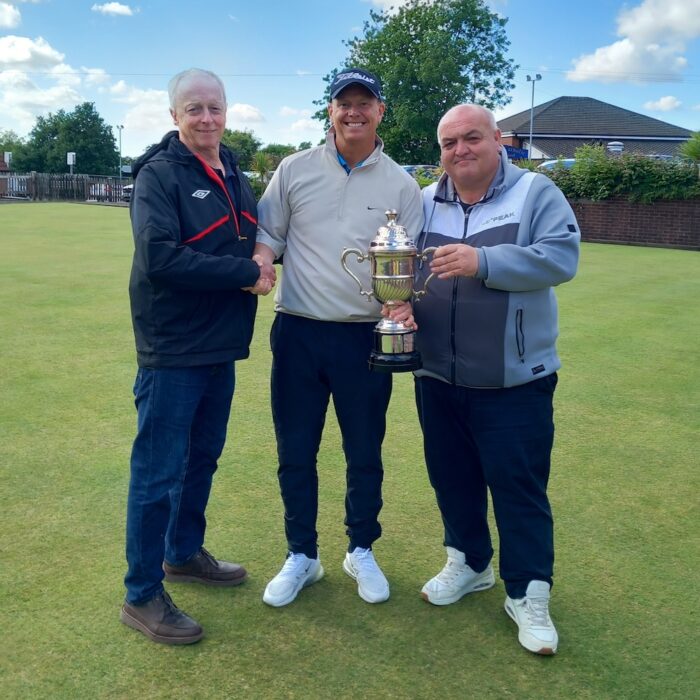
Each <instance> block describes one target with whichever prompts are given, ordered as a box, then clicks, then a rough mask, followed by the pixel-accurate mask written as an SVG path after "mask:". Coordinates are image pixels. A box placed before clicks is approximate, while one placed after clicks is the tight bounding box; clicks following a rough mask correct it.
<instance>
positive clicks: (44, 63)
mask: <svg viewBox="0 0 700 700" xmlns="http://www.w3.org/2000/svg"><path fill="white" fill-rule="evenodd" d="M400 2H401V0H389V1H387V2H385V1H384V0H343V1H342V2H339V1H336V0H296V1H292V0H290V1H285V0H257V2H256V1H251V0H225V1H222V0H208V1H207V2H194V1H192V0H189V1H187V2H182V1H180V0H123V1H121V2H100V1H97V2H95V1H94V0H87V1H83V0H0V129H12V130H14V131H16V132H17V133H19V134H20V135H26V134H27V133H28V131H29V130H30V129H31V127H32V126H33V124H34V121H35V119H36V116H38V115H41V114H47V113H49V112H56V111H57V110H58V109H61V108H63V109H66V110H71V109H72V108H73V107H74V106H75V105H76V104H79V103H81V102H84V101H91V102H94V103H95V105H96V107H97V110H98V111H99V113H100V115H101V116H102V117H103V118H104V119H105V121H106V122H107V123H108V124H111V125H117V124H121V125H123V126H124V129H123V130H122V151H123V154H124V155H138V154H139V153H140V152H141V151H142V150H143V148H144V147H145V146H146V145H148V144H150V143H153V142H154V141H156V140H158V139H159V138H160V137H161V136H162V134H163V133H165V132H166V131H167V130H168V129H170V128H172V125H171V122H170V119H169V115H168V111H167V94H166V85H167V81H168V79H169V77H170V76H172V75H173V74H174V73H176V72H178V71H179V70H182V69H184V68H188V67H191V66H199V67H203V68H209V69H211V70H213V71H215V72H217V73H219V74H220V75H221V76H222V77H223V79H224V82H225V84H226V87H227V93H228V101H229V113H228V126H229V127H230V128H232V129H250V130H252V131H253V132H254V133H255V135H256V136H257V137H258V138H260V139H261V140H262V141H263V143H269V142H276V143H292V144H295V145H298V144H299V143H300V142H302V141H312V142H313V143H316V142H317V141H318V140H319V138H320V137H321V135H322V130H321V126H320V123H319V122H315V121H312V120H311V113H312V112H313V111H315V109H316V107H315V106H314V105H313V100H314V99H318V98H319V97H320V96H321V95H322V94H323V88H324V83H323V80H322V78H323V76H324V75H325V74H326V73H328V72H329V71H330V70H331V69H332V68H334V67H340V66H341V65H343V63H344V59H345V56H346V55H347V51H346V48H345V46H344V45H343V43H342V42H343V40H344V39H349V38H352V37H353V36H354V35H356V34H359V33H360V32H361V29H362V25H363V22H364V21H365V20H366V19H368V17H369V12H370V9H371V8H373V7H374V8H380V7H383V6H387V5H390V4H394V5H396V4H399V3H400ZM488 4H489V7H490V8H491V9H492V10H493V11H494V12H497V13H499V14H500V15H502V16H504V17H507V18H508V24H507V26H506V31H507V34H508V36H509V38H510V40H511V46H510V50H509V54H508V55H509V57H511V58H513V59H514V61H515V62H516V63H517V64H519V66H520V68H519V69H518V70H517V72H516V76H515V83H516V85H515V88H514V89H513V91H512V94H511V97H512V101H511V102H510V104H509V105H508V106H506V107H505V108H503V109H500V110H498V112H497V117H498V118H501V117H505V116H508V115H510V114H514V113H516V112H519V111H521V110H525V109H529V108H530V101H531V96H532V93H531V90H532V84H531V83H528V82H527V80H526V75H527V74H530V75H534V74H535V73H540V74H541V75H542V80H540V81H538V82H537V83H536V85H535V104H540V103H542V102H546V101H547V100H550V99H553V98H555V97H560V96H562V95H582V96H588V97H594V98H596V99H600V100H603V101H605V102H610V103H612V104H615V105H618V106H620V107H625V108H627V109H631V110H634V111H636V112H641V113H642V114H646V115H649V116H651V117H655V118H657V119H661V120H663V121H667V122H670V123H672V124H677V125H679V126H683V127H686V128H689V129H693V130H700V0H628V2H621V1H619V0H587V1H586V2H561V1H560V2H553V1H551V0H489V2H488ZM115 133H116V130H115Z"/></svg>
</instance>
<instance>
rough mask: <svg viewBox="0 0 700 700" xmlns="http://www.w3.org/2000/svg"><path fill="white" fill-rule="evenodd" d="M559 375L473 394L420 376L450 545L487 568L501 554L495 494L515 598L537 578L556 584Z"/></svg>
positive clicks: (419, 400) (431, 466)
mask: <svg viewBox="0 0 700 700" xmlns="http://www.w3.org/2000/svg"><path fill="white" fill-rule="evenodd" d="M556 385H557V375H556V374H552V375H550V376H548V377H543V378H542V379H538V380H535V381H533V382H529V383H528V384H523V385H522V386H516V387H511V388H508V389H470V388H467V387H459V386H452V385H450V384H447V383H445V382H441V381H439V380H437V379H432V378H429V377H421V378H418V379H416V384H415V388H416V404H417V407H418V417H419V419H420V423H421V427H422V429H423V444H424V449H425V461H426V465H427V468H428V476H429V477H430V483H431V484H432V486H433V488H434V489H435V495H436V497H437V503H438V506H439V508H440V513H441V515H442V521H443V524H444V526H445V545H446V546H449V547H454V548H455V549H458V550H459V551H461V552H464V553H465V555H466V560H467V563H468V564H469V566H471V568H472V569H474V570H475V571H483V570H484V569H485V568H486V567H487V566H488V563H489V561H490V560H491V557H492V556H493V548H492V546H491V536H490V533H489V526H488V522H487V519H486V513H487V508H488V500H487V489H488V490H490V491H491V499H492V501H493V509H494V517H495V520H496V526H497V527H498V534H499V538H500V555H499V566H500V575H501V578H502V579H503V581H504V583H505V587H506V591H507V593H508V595H509V596H510V597H511V598H522V597H523V596H524V595H525V590H526V588H527V584H528V583H529V582H530V581H532V580H538V581H547V582H548V583H549V584H550V585H551V584H552V570H553V566H554V534H553V521H552V512H551V509H550V505H549V499H548V498H547V482H548V480H549V470H550V456H551V452H552V444H553V440H554V422H553V409H552V399H553V396H554V389H555V387H556Z"/></svg>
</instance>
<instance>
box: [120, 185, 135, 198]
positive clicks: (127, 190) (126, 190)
mask: <svg viewBox="0 0 700 700" xmlns="http://www.w3.org/2000/svg"><path fill="white" fill-rule="evenodd" d="M133 191H134V186H133V185H124V187H122V202H130V201H131V193H132V192H133Z"/></svg>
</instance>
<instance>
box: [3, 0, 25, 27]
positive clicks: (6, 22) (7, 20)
mask: <svg viewBox="0 0 700 700" xmlns="http://www.w3.org/2000/svg"><path fill="white" fill-rule="evenodd" d="M21 21H22V15H21V14H20V13H19V10H18V9H17V8H16V7H15V6H14V5H10V4H9V3H6V2H0V27H3V28H4V29H14V28H15V27H16V26H17V25H19V23H20V22H21Z"/></svg>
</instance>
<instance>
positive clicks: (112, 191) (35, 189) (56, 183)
mask: <svg viewBox="0 0 700 700" xmlns="http://www.w3.org/2000/svg"><path fill="white" fill-rule="evenodd" d="M131 182H132V181H131V178H118V177H107V176H101V175H67V174H66V175H52V174H48V173H36V172H32V173H14V172H0V198H2V199H24V200H32V201H74V202H76V201H77V202H110V203H116V202H125V201H128V191H127V192H125V191H124V188H125V187H126V186H127V185H130V184H131Z"/></svg>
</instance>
